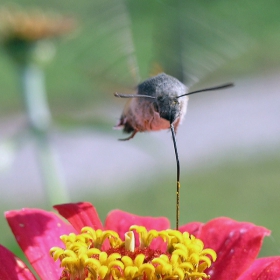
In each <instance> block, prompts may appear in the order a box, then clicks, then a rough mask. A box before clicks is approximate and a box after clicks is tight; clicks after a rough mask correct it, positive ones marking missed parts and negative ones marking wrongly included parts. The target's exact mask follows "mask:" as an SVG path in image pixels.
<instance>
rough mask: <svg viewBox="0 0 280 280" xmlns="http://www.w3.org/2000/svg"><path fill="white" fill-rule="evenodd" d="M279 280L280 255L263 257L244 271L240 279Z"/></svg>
mask: <svg viewBox="0 0 280 280" xmlns="http://www.w3.org/2000/svg"><path fill="white" fill-rule="evenodd" d="M277 279H278V280H279V279H280V257H269V258H261V259H257V260H255V261H254V263H253V264H252V265H251V266H250V267H249V269H247V270H246V271H245V273H243V274H242V275H241V276H240V277H239V278H238V280H277Z"/></svg>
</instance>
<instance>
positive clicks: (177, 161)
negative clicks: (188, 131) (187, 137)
mask: <svg viewBox="0 0 280 280" xmlns="http://www.w3.org/2000/svg"><path fill="white" fill-rule="evenodd" d="M170 129H171V134H172V140H173V144H174V151H175V157H176V165H177V188H176V230H178V228H179V218H180V161H179V156H178V151H177V144H176V136H175V130H174V126H173V124H172V123H171V124H170Z"/></svg>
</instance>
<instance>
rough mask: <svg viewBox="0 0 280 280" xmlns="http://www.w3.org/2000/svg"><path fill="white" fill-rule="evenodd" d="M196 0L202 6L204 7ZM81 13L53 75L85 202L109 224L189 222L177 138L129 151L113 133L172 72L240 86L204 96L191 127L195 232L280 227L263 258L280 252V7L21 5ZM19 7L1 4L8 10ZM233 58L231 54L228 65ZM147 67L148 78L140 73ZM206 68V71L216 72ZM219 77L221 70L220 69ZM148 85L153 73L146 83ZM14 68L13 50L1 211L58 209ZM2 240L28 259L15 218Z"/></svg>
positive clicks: (73, 173)
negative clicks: (141, 219) (112, 215)
mask: <svg viewBox="0 0 280 280" xmlns="http://www.w3.org/2000/svg"><path fill="white" fill-rule="evenodd" d="M194 2H195V3H194ZM13 3H18V4H19V3H20V5H21V7H22V8H23V9H29V8H31V7H37V8H40V9H43V10H44V11H50V12H51V13H59V14H63V15H67V16H71V17H73V18H75V20H76V22H77V25H76V29H75V31H74V32H72V33H70V34H68V35H67V36H64V37H63V38H61V39H59V40H57V41H56V42H55V45H56V55H55V58H54V59H53V60H52V62H50V63H49V64H48V65H46V66H45V79H46V90H47V94H48V100H49V103H50V108H51V112H52V114H53V120H54V123H53V127H52V130H51V143H52V145H53V147H54V149H55V150H56V152H57V154H56V155H57V159H58V161H59V163H60V168H61V171H62V174H63V176H64V179H65V185H66V187H67V189H68V191H69V194H70V197H71V201H73V202H75V201H90V202H92V203H93V204H94V205H95V206H96V207H97V209H98V211H99V213H100V217H101V218H102V219H104V218H105V217H106V214H107V213H108V212H109V211H110V210H112V209H114V208H120V209H122V210H125V211H129V212H132V213H135V214H138V215H152V216H167V217H168V218H170V220H171V222H172V225H173V226H174V225H175V187H176V181H175V180H176V170H175V158H174V151H173V145H172V142H171V135H170V133H168V132H166V131H164V132H156V133H142V134H140V133H139V134H138V135H137V136H136V137H135V139H133V140H131V141H129V142H119V141H117V139H118V138H121V137H123V135H122V134H121V132H119V131H115V130H112V126H113V125H114V124H115V123H116V122H117V120H118V118H119V116H120V113H121V111H122V108H123V106H124V103H125V101H126V100H119V99H116V98H114V97H113V94H112V93H113V92H114V91H120V92H125V93H132V92H133V90H134V87H135V86H136V85H137V83H138V81H139V80H143V79H146V78H148V77H149V76H150V74H151V73H154V72H156V70H155V68H157V67H158V65H160V66H161V67H163V68H164V69H165V71H167V72H168V73H170V74H173V75H175V76H177V77H178V78H181V79H184V82H186V83H187V84H190V85H193V84H194V83H193V80H192V79H191V75H195V76H196V77H199V78H200V81H199V82H198V83H195V85H194V86H193V89H199V88H202V87H209V86H214V85H218V84H221V83H224V82H229V81H232V82H234V83H235V87H234V88H232V89H227V90H224V91H217V92H211V93H201V94H197V95H194V96H191V97H190V101H189V105H188V113H187V116H186V119H185V121H184V123H183V125H182V126H181V127H180V129H179V132H178V137H177V138H178V149H179V154H180V158H181V177H182V178H181V221H180V223H181V224H184V223H187V222H189V221H194V220H198V221H202V222H206V221H207V220H209V219H211V218H214V217H217V216H229V217H231V218H233V219H237V220H240V221H250V222H253V223H256V224H258V225H262V226H265V227H267V228H269V229H271V230H272V235H271V237H269V238H266V241H265V244H264V248H263V250H262V255H279V254H280V219H279V214H280V203H279V200H280V189H279V187H280V152H279V148H280V94H279V88H280V79H279V74H280V51H279V50H280V32H279V30H280V19H279V9H280V4H279V2H278V1H272V0H268V1H257V2H255V1H254V2H253V1H252V0H250V1H249V0H245V1H244V0H243V1H234V2H233V1H230V2H229V1H222V0H221V1H218V0H216V1H207V2H206V1H192V2H191V1H181V2H180V1H123V2H122V1H101V2H100V1H88V0H80V1H69V0H60V1H56V0H49V1H44V0H38V1H32V0H30V1H28V0H19V1H17V2H16V1H13ZM6 4H11V1H4V0H0V5H1V7H3V6H4V5H6ZM219 55H221V57H222V59H220V56H219ZM138 70H139V72H138V74H139V75H138V74H137V71H138ZM204 70H206V71H204ZM212 70H213V71H212ZM139 77H140V78H139ZM19 87H20V86H19V81H18V73H17V69H16V67H15V65H14V63H13V62H12V61H11V59H10V58H9V57H8V55H7V54H6V53H5V51H4V50H3V49H0V89H1V94H0V141H2V144H3V143H4V144H5V145H2V146H1V154H0V160H1V173H0V188H1V193H0V212H1V213H3V212H4V211H6V210H9V209H18V208H22V207H40V208H44V209H51V207H50V205H49V202H48V201H47V200H46V191H45V190H44V187H43V182H42V179H41V177H40V170H39V167H38V163H37V158H36V148H35V145H34V140H33V139H32V137H27V138H26V139H25V141H22V142H21V144H20V145H19V146H18V147H17V149H14V150H13V149H12V148H13V147H12V146H11V145H12V142H11V140H13V139H18V138H17V136H18V137H19V139H20V135H21V134H20V133H22V135H23V134H24V133H23V131H26V129H27V122H26V116H25V111H24V106H23V104H22V100H21V97H20V94H19ZM0 227H1V234H0V243H1V244H4V245H6V246H7V247H9V248H10V249H12V250H13V251H14V252H17V253H18V254H20V253H19V251H18V249H17V247H16V245H15V241H14V239H13V237H12V234H11V233H10V231H9V228H8V226H7V224H6V221H5V219H4V217H3V216H2V217H1V218H0Z"/></svg>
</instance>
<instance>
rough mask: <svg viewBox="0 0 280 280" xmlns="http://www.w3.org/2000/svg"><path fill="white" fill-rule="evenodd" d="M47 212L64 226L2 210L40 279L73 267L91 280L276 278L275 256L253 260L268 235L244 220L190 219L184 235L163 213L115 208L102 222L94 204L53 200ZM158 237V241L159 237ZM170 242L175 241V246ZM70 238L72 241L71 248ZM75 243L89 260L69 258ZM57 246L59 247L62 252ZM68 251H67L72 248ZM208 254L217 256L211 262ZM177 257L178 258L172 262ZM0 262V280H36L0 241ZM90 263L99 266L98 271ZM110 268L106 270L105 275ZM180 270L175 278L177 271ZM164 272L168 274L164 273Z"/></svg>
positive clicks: (39, 213) (28, 212) (279, 260)
mask: <svg viewBox="0 0 280 280" xmlns="http://www.w3.org/2000/svg"><path fill="white" fill-rule="evenodd" d="M55 209H56V210H58V212H59V213H60V214H61V215H62V216H63V217H64V218H66V219H67V220H68V221H69V222H70V224H68V223H66V222H64V221H63V220H62V219H60V218H59V217H58V216H57V215H56V214H54V213H52V212H47V211H43V210H39V209H22V210H13V211H8V212H6V214H5V215H6V218H7V221H8V223H9V225H10V227H11V229H12V231H13V233H14V235H15V238H16V240H17V242H18V243H19V245H20V247H21V248H22V250H23V252H24V253H25V255H26V256H27V258H28V260H29V262H30V264H31V265H32V267H33V268H34V270H35V271H36V272H37V274H38V275H39V277H40V279H43V280H44V279H48V280H51V279H62V277H64V276H65V277H71V275H69V272H71V269H73V271H74V272H75V269H76V272H77V271H79V272H80V274H79V275H80V277H77V275H78V274H76V275H75V277H76V278H71V279H86V278H85V277H86V276H88V275H90V276H92V275H95V276H96V277H97V278H98V279H101V278H102V277H101V276H102V275H103V276H104V275H105V276H104V277H105V278H104V279H109V278H110V279H113V278H114V277H115V279H119V278H121V277H122V278H121V279H132V278H134V277H132V278H130V277H128V276H126V277H124V276H125V275H140V274H139V273H140V272H139V271H140V270H141V271H142V272H141V273H142V274H141V276H137V277H136V278H137V279H155V277H157V279H158V277H162V278H161V279H178V280H179V279H203V278H207V277H208V275H209V277H211V279H212V280H215V279H219V280H220V279H225V280H230V279H238V280H245V279H251V280H253V279H258V280H262V279H263V280H264V279H266V280H270V279H271V280H272V279H273V280H275V279H280V257H278V256H277V257H268V258H260V259H256V257H257V255H258V253H259V251H260V248H261V245H262V241H263V238H264V237H265V236H267V235H269V231H268V230H267V229H265V228H263V227H259V226H255V225H253V224H251V223H245V222H236V221H234V220H232V219H229V218H217V219H213V220H211V221H209V222H207V223H206V224H202V223H199V222H193V223H190V224H187V225H184V226H182V227H180V228H179V231H180V232H188V233H189V234H191V235H193V237H191V236H190V235H188V234H181V233H180V232H176V231H172V230H167V229H169V228H170V224H169V221H168V220H167V219H166V218H152V217H139V216H136V215H133V214H129V213H126V212H123V211H120V210H115V211H112V212H110V213H109V214H108V216H107V218H106V221H105V225H104V226H103V225H102V223H101V221H100V219H99V217H98V214H97V212H96V210H95V208H94V207H93V206H92V205H91V204H90V203H71V204H63V205H57V206H55ZM133 225H137V226H133ZM131 226H133V227H131ZM85 227H86V228H85ZM83 228H84V229H83ZM90 228H91V229H90ZM132 230H133V232H135V231H136V232H138V233H139V237H140V243H137V242H136V244H135V245H134V244H133V242H131V241H129V242H128V244H129V245H128V246H129V247H131V248H132V249H129V250H131V251H130V252H132V253H130V256H129V257H128V256H126V255H125V256H123V255H121V254H123V253H125V254H126V253H127V252H128V251H127V244H124V242H123V241H124V236H125V235H126V236H127V235H128V237H126V240H125V241H127V240H128V239H129V238H130V237H131V236H130V235H129V233H132V237H133V232H132ZM81 231H82V233H81V234H80V232H81ZM85 236H87V237H85ZM60 237H61V238H60ZM132 239H133V238H132ZM164 239H165V241H166V242H164V241H163V240H164ZM73 240H74V241H73ZM77 240H78V242H76V241H77ZM85 240H86V241H85ZM174 240H175V241H174ZM178 240H181V241H180V242H181V243H180V242H179V241H178ZM84 241H85V242H86V243H85V244H89V243H87V242H90V244H91V245H90V246H89V247H88V248H87V247H86V246H85V247H83V246H84V245H81V244H84V243H83V242H84ZM71 242H74V243H73V244H74V245H73V244H72V243H71ZM75 242H76V243H75ZM70 243H71V244H70ZM179 243H180V244H179ZM69 244H70V245H69ZM174 244H175V245H174ZM67 246H69V247H67ZM77 246H78V248H79V250H78V251H77V252H79V253H80V252H81V250H80V248H82V249H83V250H84V249H85V250H92V249H93V251H92V252H94V254H93V255H92V256H91V257H90V258H89V260H84V256H85V254H81V256H82V259H77V256H76V255H75V254H74V253H75V252H76V251H75V249H73V248H77ZM114 246H115V247H114ZM172 246H173V247H174V248H175V249H174V248H173V247H172ZM184 246H185V247H184ZM188 246H189V247H188ZM65 247H67V248H66V250H65ZM51 248H52V251H51V254H50V249H51ZM69 248H71V250H72V249H73V252H74V253H73V252H72V251H71V250H70V249H69ZM205 248H206V249H205ZM209 248H211V249H209ZM179 249H180V250H181V251H179ZM110 250H111V251H110ZM112 250H113V251H112ZM184 250H185V251H184ZM175 251H176V254H177V255H178V254H179V257H178V256H177V255H176V254H175V255H176V256H174V257H173V255H172V254H173V253H174V252H175ZM177 251H178V252H177ZM214 251H215V252H216V254H217V260H216V261H215V255H216V254H215V252H214ZM133 252H134V253H133ZM190 252H193V253H192V254H190ZM114 254H115V255H114ZM118 254H119V255H118ZM133 254H134V255H133ZM147 254H149V258H148V257H147ZM180 254H181V255H180ZM51 255H53V257H54V258H55V259H59V260H60V261H61V263H59V261H56V262H55V261H54V260H53V257H52V256H51ZM182 255H184V257H182ZM111 256H115V259H114V260H112V258H111V259H110V257H111ZM104 258H105V259H104ZM103 259H104V260H103ZM131 259H132V261H131ZM177 259H178V260H179V263H176V261H175V260H177ZM182 259H184V262H182ZM74 260H75V261H74ZM76 260H78V263H79V264H81V265H83V264H82V263H83V262H85V263H86V264H87V265H88V266H87V267H83V266H80V267H75V265H76V264H77V262H76ZM121 261H122V263H121ZM131 262H132V263H131ZM196 262H197V263H196ZM0 263H1V268H0V279H1V280H2V279H3V280H4V279H5V280H9V279H19V280H21V279H25V280H27V279H36V278H35V276H34V275H33V274H32V273H31V272H30V271H29V269H28V268H27V267H26V265H25V264H24V263H23V262H22V261H20V260H19V259H18V258H17V257H16V256H14V255H13V253H11V252H10V251H9V250H7V249H6V248H5V247H3V246H0ZM89 263H90V264H91V265H92V266H90V265H89ZM195 263H196V264H195ZM71 264H74V266H71ZM106 264H107V266H106ZM96 265H99V268H98V269H97V268H96ZM210 265H211V266H210ZM209 266H210V267H209ZM69 267H70V270H69ZM112 267H113V269H114V273H111V272H110V269H112ZM127 267H129V269H130V270H129V269H127ZM131 267H132V268H131ZM206 267H209V268H206ZM93 268H94V269H95V268H96V270H94V269H93ZM108 269H109V272H108ZM125 269H127V270H125ZM138 270H139V271H138ZM127 271H128V272H127ZM137 271H138V272H137ZM143 271H144V272H143ZM182 271H183V278H181V277H182V274H180V273H181V272H182ZM193 271H198V272H199V273H200V274H199V273H198V272H197V273H198V274H195V273H194V272H193ZM87 273H88V274H87ZM96 273H97V274H96ZM106 273H107V274H106ZM110 273H111V274H110ZM133 273H134V274H133ZM135 273H136V274H135ZM137 273H138V274H137ZM168 273H171V275H169V276H166V275H168ZM172 273H173V274H172ZM184 273H185V274H184ZM192 273H193V274H192ZM108 275H109V276H108ZM162 275H165V276H162ZM201 275H202V276H201ZM72 276H73V275H72ZM120 276H121V277H120ZM106 277H107V278H106ZM108 277H109V278H108ZM118 277H119V278H118ZM65 279H68V278H65ZM69 279H70V278H69ZM88 279H95V278H88Z"/></svg>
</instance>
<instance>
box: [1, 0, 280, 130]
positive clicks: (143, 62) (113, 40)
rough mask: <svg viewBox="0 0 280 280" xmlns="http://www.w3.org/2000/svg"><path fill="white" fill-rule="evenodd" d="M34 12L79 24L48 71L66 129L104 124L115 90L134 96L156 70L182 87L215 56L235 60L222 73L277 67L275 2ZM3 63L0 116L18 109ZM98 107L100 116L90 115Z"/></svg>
mask: <svg viewBox="0 0 280 280" xmlns="http://www.w3.org/2000/svg"><path fill="white" fill-rule="evenodd" d="M13 3H19V4H20V5H21V7H23V8H24V9H26V8H28V7H34V5H35V4H34V1H28V0H22V1H13ZM0 4H2V6H3V5H4V4H9V5H10V4H11V1H4V0H1V1H0ZM124 4H127V5H126V6H125V5H124ZM36 6H37V7H39V8H42V9H45V10H48V11H53V12H54V13H62V14H65V15H69V16H73V17H74V18H75V19H76V20H77V22H78V26H79V27H78V28H77V30H76V32H75V33H73V34H72V35H69V36H68V37H66V38H65V39H63V40H60V41H58V42H57V55H56V59H55V60H54V61H53V62H52V63H51V64H49V65H48V66H47V67H46V83H47V91H48V96H49V100H50V103H51V108H52V111H53V113H54V114H55V115H56V116H57V117H60V118H61V120H64V121H66V123H68V122H67V119H66V116H68V117H70V116H71V118H70V119H71V120H72V119H73V118H76V120H77V119H78V120H83V121H85V123H86V124H90V122H91V121H90V120H92V119H94V118H97V119H98V121H95V122H94V124H95V125H96V124H99V125H101V126H102V123H99V121H100V122H102V120H103V122H104V119H106V113H107V112H108V111H110V108H111V107H112V106H114V104H116V102H117V101H115V100H114V98H112V92H114V91H117V90H118V91H124V92H131V91H132V90H133V88H134V87H135V86H136V84H137V83H138V81H139V77H141V78H140V79H141V80H142V79H145V78H147V77H148V76H149V75H150V74H151V73H153V66H154V65H155V64H160V66H162V67H163V68H164V70H165V71H167V72H168V73H170V74H173V75H174V76H177V77H178V78H182V79H183V78H184V77H183V75H185V76H188V77H187V79H186V80H187V81H186V82H188V81H189V80H188V78H189V75H190V74H192V75H194V76H196V77H197V76H198V78H200V77H199V76H200V75H201V73H200V72H202V73H203V72H204V70H207V69H204V68H209V70H210V71H211V69H212V68H214V69H215V68H217V67H216V66H219V64H220V62H219V60H218V56H219V55H220V58H219V59H220V60H226V59H227V57H231V56H236V55H237V56H238V55H239V59H237V60H235V62H232V63H230V64H229V65H228V66H227V67H228V68H229V70H227V71H229V72H231V73H234V72H235V73H240V75H244V74H245V73H246V74H247V75H252V74H253V73H255V72H256V71H264V69H267V68H270V69H271V68H274V67H279V61H280V54H279V51H278V50H279V45H280V35H279V32H278V30H279V27H280V23H279V17H278V14H277V11H278V8H279V3H278V2H277V1H272V0H270V1H268V2H267V1H259V2H258V3H255V2H252V1H249V0H246V1H235V2H232V3H226V2H224V1H218V0H216V1H208V2H206V1H177V0H176V1H147V0H144V1H130V0H128V1H124V2H122V1H118V3H117V4H116V3H114V4H112V2H111V1H93V2H91V1H87V0H81V1H79V2H71V3H70V2H69V1H66V0H64V1H59V2H57V1H43V0H38V1H36ZM225 46H226V47H225ZM211 62H212V65H210V63H211ZM221 62H222V61H221ZM128 63H129V65H128ZM216 63H217V64H218V65H215V64H216ZM0 65H1V67H0V84H1V91H2V94H1V96H0V114H1V115H4V114H6V113H10V112H15V111H18V110H19V109H20V107H21V105H20V103H19V100H18V98H17V85H16V84H15V80H16V76H15V74H16V73H15V69H14V68H13V67H12V66H11V64H10V61H9V60H8V58H7V57H6V55H5V53H4V52H0ZM138 68H139V73H138V72H137V71H138ZM221 73H223V72H220V74H221ZM138 74H139V75H138ZM185 78H186V77H185ZM101 106H102V107H103V110H102V111H103V112H100V111H98V113H96V114H95V113H94V109H97V108H98V107H101ZM106 108H107V109H106ZM101 114H102V115H101Z"/></svg>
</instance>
